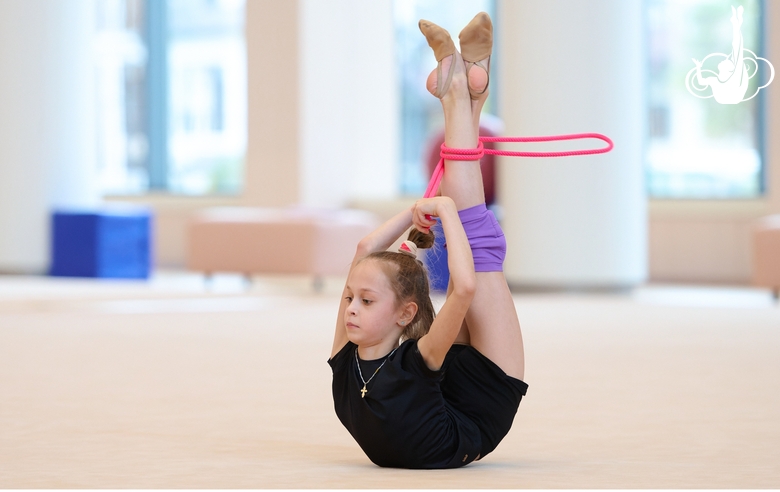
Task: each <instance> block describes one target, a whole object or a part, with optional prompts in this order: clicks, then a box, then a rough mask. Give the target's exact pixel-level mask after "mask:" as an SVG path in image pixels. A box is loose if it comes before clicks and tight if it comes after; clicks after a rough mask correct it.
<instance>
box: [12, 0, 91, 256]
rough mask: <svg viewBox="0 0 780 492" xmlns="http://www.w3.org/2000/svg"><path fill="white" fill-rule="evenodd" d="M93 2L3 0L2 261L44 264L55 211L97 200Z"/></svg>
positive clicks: (85, 204)
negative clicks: (50, 219)
mask: <svg viewBox="0 0 780 492" xmlns="http://www.w3.org/2000/svg"><path fill="white" fill-rule="evenodd" d="M93 2H94V0H2V1H0V74H2V75H0V108H2V110H0V271H11V272H44V271H45V270H46V269H47V268H48V261H49V214H50V211H51V210H52V209H53V208H54V207H59V206H65V207H78V206H91V205H94V204H96V203H97V202H98V200H99V195H98V190H97V186H96V180H95V175H96V169H95V145H94V133H95V132H94V105H93V95H94V91H93V78H94V67H93V65H92V50H93V45H92V40H93V34H94V28H95V24H94V21H95V5H94V3H93Z"/></svg>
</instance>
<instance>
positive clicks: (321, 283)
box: [311, 275, 325, 294]
mask: <svg viewBox="0 0 780 492" xmlns="http://www.w3.org/2000/svg"><path fill="white" fill-rule="evenodd" d="M311 285H312V287H314V292H316V293H318V294H319V293H321V292H322V289H324V288H325V279H323V278H322V276H321V275H315V276H314V281H313V282H312V284H311Z"/></svg>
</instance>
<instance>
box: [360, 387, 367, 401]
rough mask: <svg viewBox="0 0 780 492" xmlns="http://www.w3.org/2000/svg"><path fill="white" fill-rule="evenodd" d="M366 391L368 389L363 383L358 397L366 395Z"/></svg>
mask: <svg viewBox="0 0 780 492" xmlns="http://www.w3.org/2000/svg"><path fill="white" fill-rule="evenodd" d="M366 393H368V390H367V389H366V385H365V384H364V385H363V389H362V390H360V397H361V398H365V397H366Z"/></svg>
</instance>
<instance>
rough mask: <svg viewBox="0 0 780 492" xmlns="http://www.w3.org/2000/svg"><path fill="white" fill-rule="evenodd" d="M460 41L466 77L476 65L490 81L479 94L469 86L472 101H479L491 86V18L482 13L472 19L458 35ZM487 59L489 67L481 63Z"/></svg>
mask: <svg viewBox="0 0 780 492" xmlns="http://www.w3.org/2000/svg"><path fill="white" fill-rule="evenodd" d="M458 39H459V40H460V54H461V56H462V57H463V61H464V63H465V64H466V77H468V75H469V71H470V70H471V69H472V67H474V66H475V65H476V66H478V67H479V68H481V69H482V70H484V71H485V73H486V74H487V77H488V81H487V83H486V84H485V88H484V89H482V90H481V91H479V92H477V91H475V90H474V89H472V88H471V86H469V94H470V95H471V98H472V99H479V96H481V95H482V94H484V93H485V91H486V90H487V88H488V86H489V85H490V54H491V53H492V52H493V23H492V22H491V20H490V16H489V15H488V14H486V13H485V12H480V13H478V14H477V15H475V16H474V18H473V19H471V22H469V23H468V25H467V26H466V27H464V28H463V30H462V31H460V34H458ZM486 58H487V67H486V66H484V65H483V64H482V63H481V61H482V60H484V59H486Z"/></svg>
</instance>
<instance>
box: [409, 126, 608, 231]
mask: <svg viewBox="0 0 780 492" xmlns="http://www.w3.org/2000/svg"><path fill="white" fill-rule="evenodd" d="M587 138H595V139H599V140H603V141H604V142H606V143H607V146H606V147H603V148H601V149H587V150H570V151H566V152H515V151H509V150H497V149H486V148H485V147H484V146H483V142H557V141H562V140H584V139H587ZM613 147H614V144H613V143H612V140H611V139H610V138H609V137H607V136H606V135H602V134H600V133H574V134H570V135H550V136H548V137H479V145H478V146H477V148H476V149H451V148H449V147H447V146H445V145H444V144H441V154H440V155H441V159H439V163H438V164H436V168H435V169H434V170H433V175H432V176H431V181H430V182H429V183H428V189H427V190H425V195H423V198H431V197H432V196H435V195H436V191H438V189H439V184H440V183H441V178H442V177H443V176H444V160H445V159H447V160H451V161H477V160H479V159H481V158H482V156H483V155H485V154H494V155H503V156H509V157H566V156H570V155H589V154H604V153H606V152H609V151H610V150H612V148H613ZM426 218H429V219H430V217H426Z"/></svg>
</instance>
